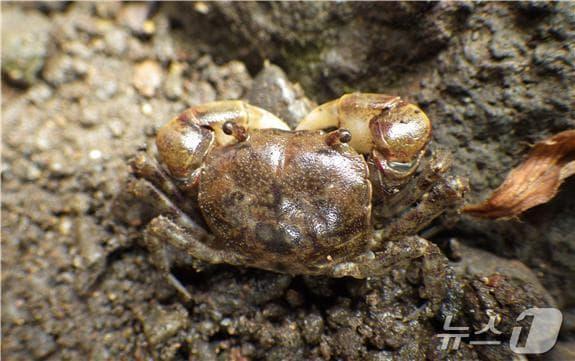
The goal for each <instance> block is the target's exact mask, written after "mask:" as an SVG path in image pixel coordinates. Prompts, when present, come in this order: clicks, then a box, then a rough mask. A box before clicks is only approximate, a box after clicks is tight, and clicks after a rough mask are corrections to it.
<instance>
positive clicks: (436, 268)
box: [331, 236, 454, 316]
mask: <svg viewBox="0 0 575 361" xmlns="http://www.w3.org/2000/svg"><path fill="white" fill-rule="evenodd" d="M417 259H421V277H422V279H421V281H422V285H423V287H422V288H421V289H420V296H421V298H423V299H426V300H427V302H426V304H425V305H424V307H422V308H420V309H419V310H418V311H417V315H419V314H420V313H421V312H423V313H424V314H426V315H428V316H432V315H434V314H435V313H436V312H437V311H438V310H439V308H440V306H441V305H442V303H443V301H444V299H445V297H446V295H447V293H448V287H450V286H451V284H450V283H451V281H454V280H453V277H454V276H453V274H452V273H453V271H452V270H451V269H450V268H449V267H448V262H447V259H446V258H445V256H444V255H443V254H442V253H441V251H440V250H439V248H438V247H437V246H436V245H435V244H433V243H431V242H429V241H427V240H425V239H423V238H421V237H418V236H411V237H405V238H403V239H401V240H400V241H398V242H387V243H386V244H385V245H384V247H382V249H381V250H380V251H378V252H375V253H373V252H368V253H367V254H365V255H362V256H360V257H358V259H356V260H354V261H352V262H345V263H340V264H337V265H335V266H334V267H333V268H332V269H331V274H332V276H334V277H344V276H351V277H356V278H367V277H379V276H382V275H385V274H388V273H389V272H390V270H391V269H396V268H398V267H408V266H409V265H410V264H412V263H413V261H414V260H417ZM443 276H446V277H447V278H448V282H446V281H445V280H446V278H445V277H443ZM450 301H451V300H450ZM452 303H453V302H452Z"/></svg>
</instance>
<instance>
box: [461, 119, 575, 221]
mask: <svg viewBox="0 0 575 361" xmlns="http://www.w3.org/2000/svg"><path fill="white" fill-rule="evenodd" d="M573 174H575V130H566V131H564V132H561V133H559V134H556V135H554V136H552V137H549V138H547V139H545V140H543V141H541V142H539V143H537V144H535V146H534V147H533V148H532V149H531V151H530V152H529V154H528V156H527V159H526V160H525V161H524V162H523V163H521V164H520V165H519V166H517V167H516V168H515V169H513V170H512V171H511V172H510V173H509V175H508V176H507V178H506V179H505V181H504V182H503V184H501V185H500V186H499V188H497V189H496V190H495V191H494V192H493V193H492V194H491V197H489V199H487V200H486V201H484V202H482V203H479V204H473V205H468V206H466V207H465V208H464V209H463V211H464V212H465V213H469V214H471V215H474V216H477V217H484V218H492V219H497V218H510V217H515V216H517V215H519V214H521V213H523V212H525V211H526V210H528V209H530V208H532V207H535V206H537V205H540V204H543V203H546V202H548V201H549V200H550V199H551V198H553V197H554V196H555V194H556V193H557V190H558V189H559V186H560V185H561V183H563V180H564V179H565V178H567V177H569V176H571V175H573Z"/></svg>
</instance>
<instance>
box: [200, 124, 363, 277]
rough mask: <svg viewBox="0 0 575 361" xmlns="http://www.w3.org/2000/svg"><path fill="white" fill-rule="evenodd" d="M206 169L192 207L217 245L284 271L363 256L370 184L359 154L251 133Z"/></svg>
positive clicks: (286, 135)
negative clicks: (197, 205) (196, 203)
mask: <svg viewBox="0 0 575 361" xmlns="http://www.w3.org/2000/svg"><path fill="white" fill-rule="evenodd" d="M205 164H206V165H205V168H204V169H203V171H202V174H201V177H200V184H199V187H200V188H199V203H200V207H201V210H202V213H203V215H204V218H205V220H206V222H207V224H208V226H209V227H210V229H211V230H212V232H213V233H214V234H215V236H216V237H217V239H218V244H216V245H215V246H216V247H221V248H224V247H225V248H226V249H228V250H233V251H234V252H237V253H239V254H242V255H244V256H245V257H246V258H248V260H249V261H250V263H251V264H252V265H253V266H257V267H261V268H266V269H273V270H278V271H281V270H283V269H287V268H289V270H290V271H291V272H295V271H297V270H294V269H293V268H294V267H295V266H297V265H299V264H301V267H308V268H314V267H316V266H321V264H323V263H327V262H328V261H331V260H345V259H348V258H351V257H353V256H355V255H357V254H359V253H361V252H363V251H364V250H365V248H366V243H367V241H368V239H369V237H370V236H371V225H370V219H371V184H370V182H369V180H368V173H367V172H368V170H367V166H366V164H365V161H364V159H363V156H361V155H360V154H358V153H357V152H355V151H354V150H353V149H352V148H350V147H349V146H348V145H346V144H336V145H332V146H328V145H327V144H326V143H325V135H324V134H322V133H321V132H315V131H313V132H312V131H296V132H293V131H291V132H289V131H282V130H276V129H261V130H252V131H251V132H250V135H249V139H248V140H246V141H244V142H241V143H237V144H234V145H229V146H224V147H219V148H216V149H214V150H213V151H212V152H211V153H210V155H209V156H208V159H207V160H206V162H205ZM298 267H299V266H298Z"/></svg>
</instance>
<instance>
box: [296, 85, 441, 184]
mask: <svg viewBox="0 0 575 361" xmlns="http://www.w3.org/2000/svg"><path fill="white" fill-rule="evenodd" d="M334 127H335V128H345V129H347V130H349V132H350V133H351V135H352V137H351V141H350V143H349V144H350V145H351V146H352V147H353V148H354V149H355V150H356V151H358V152H360V153H363V154H364V155H366V156H368V157H369V158H370V160H371V161H373V162H374V163H375V164H376V165H377V168H378V169H379V170H380V171H381V172H382V173H384V175H385V176H389V177H392V178H396V179H400V178H407V177H409V176H411V175H412V174H413V173H414V172H415V170H416V169H417V166H418V165H419V161H420V159H421V156H422V154H423V152H424V151H425V148H426V147H427V144H428V143H429V140H430V139H431V122H430V121H429V119H428V118H427V116H426V115H425V113H424V112H423V111H422V110H421V109H420V108H419V107H417V106H416V105H414V104H411V103H408V102H406V101H404V100H402V99H401V98H400V97H395V96H389V95H383V94H366V93H354V94H346V95H344V96H342V97H341V98H339V99H337V100H334V101H331V102H328V103H325V104H322V105H320V106H319V107H317V108H316V109H314V110H313V111H312V112H311V113H309V114H308V116H306V117H305V118H304V119H303V120H302V122H301V123H300V125H299V126H298V128H297V129H298V130H305V129H308V130H317V129H328V128H334Z"/></svg>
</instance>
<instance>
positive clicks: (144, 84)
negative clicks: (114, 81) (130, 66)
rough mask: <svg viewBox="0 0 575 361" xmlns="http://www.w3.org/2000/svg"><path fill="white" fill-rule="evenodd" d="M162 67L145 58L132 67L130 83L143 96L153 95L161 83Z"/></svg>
mask: <svg viewBox="0 0 575 361" xmlns="http://www.w3.org/2000/svg"><path fill="white" fill-rule="evenodd" d="M162 78H163V73H162V67H161V66H160V65H159V64H158V63H157V62H155V61H153V60H146V61H144V62H142V63H139V64H138V65H136V66H135V68H134V76H133V78H132V84H134V87H135V88H136V90H137V91H138V92H139V93H140V94H141V95H143V96H145V97H148V98H150V97H153V96H154V95H155V94H156V90H157V89H158V88H159V87H160V85H161V84H162Z"/></svg>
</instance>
